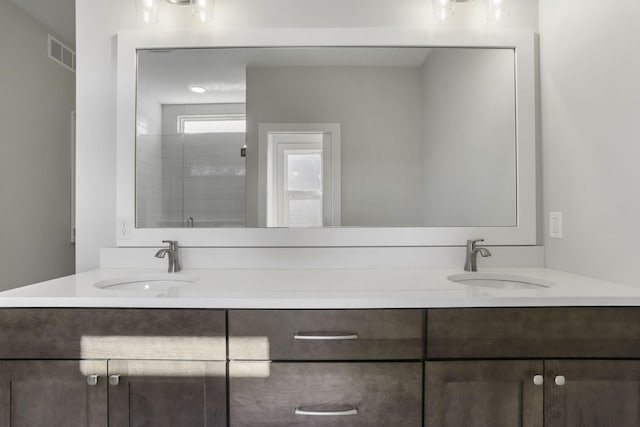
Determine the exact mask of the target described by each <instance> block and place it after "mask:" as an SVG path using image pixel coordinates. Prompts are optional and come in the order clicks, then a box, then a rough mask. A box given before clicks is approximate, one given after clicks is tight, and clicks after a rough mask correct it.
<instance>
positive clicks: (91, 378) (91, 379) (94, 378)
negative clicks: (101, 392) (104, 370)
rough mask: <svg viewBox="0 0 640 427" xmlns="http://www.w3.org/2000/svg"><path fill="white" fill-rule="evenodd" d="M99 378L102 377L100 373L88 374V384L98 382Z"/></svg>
mask: <svg viewBox="0 0 640 427" xmlns="http://www.w3.org/2000/svg"><path fill="white" fill-rule="evenodd" d="M98 378H100V376H99V375H95V374H91V375H87V384H88V385H96V384H98Z"/></svg>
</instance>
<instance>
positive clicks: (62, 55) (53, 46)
mask: <svg viewBox="0 0 640 427" xmlns="http://www.w3.org/2000/svg"><path fill="white" fill-rule="evenodd" d="M49 58H51V59H52V60H54V61H56V62H57V63H58V64H60V65H62V66H64V67H66V68H68V69H69V70H71V71H73V72H74V73H75V72H76V53H75V52H74V51H73V50H71V49H69V48H68V47H67V46H65V44H64V43H62V42H60V41H59V40H57V39H56V38H55V37H53V36H52V35H51V34H49Z"/></svg>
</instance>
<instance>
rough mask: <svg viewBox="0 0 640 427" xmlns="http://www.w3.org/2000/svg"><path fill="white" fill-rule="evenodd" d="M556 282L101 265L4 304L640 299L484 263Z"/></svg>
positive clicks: (419, 304) (385, 304)
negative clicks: (168, 286)
mask: <svg viewBox="0 0 640 427" xmlns="http://www.w3.org/2000/svg"><path fill="white" fill-rule="evenodd" d="M481 272H484V273H505V274H514V275H521V276H529V277H532V278H536V279H539V280H545V281H549V282H552V283H553V285H552V286H550V287H549V288H541V289H514V290H505V289H493V288H485V287H477V286H470V285H462V284H457V283H453V282H451V281H449V280H448V279H447V277H448V276H450V275H453V274H461V273H464V272H463V271H462V270H459V269H457V270H456V269H395V270H392V269H384V270H382V269H380V270H376V269H367V270H346V269H342V270H338V269H335V270H329V269H327V270H250V269H242V270H214V269H193V270H185V271H183V272H181V273H177V274H174V275H173V276H172V277H175V278H178V277H187V278H194V279H198V280H197V282H196V283H195V284H193V285H188V286H184V287H181V288H179V289H177V290H176V291H175V292H170V294H171V296H167V295H166V293H161V294H160V295H154V294H153V293H149V292H148V291H114V290H105V289H99V288H97V287H95V286H94V285H95V283H97V282H100V281H103V280H109V279H114V278H116V279H117V278H136V277H142V276H167V277H168V276H169V275H167V273H165V272H164V271H162V270H157V269H147V270H124V269H100V270H93V271H89V272H86V273H81V274H76V275H72V276H67V277H63V278H60V279H55V280H50V281H46V282H42V283H37V284H34V285H30V286H24V287H21V288H17V289H12V290H9V291H5V292H0V307H139V308H159V307H163V308H267V309H268V308H436V307H535V306H538V307H544V306H640V287H633V286H626V285H621V284H616V283H610V282H605V281H602V280H597V279H593V278H589V277H585V276H579V275H576V274H571V273H566V272H562V271H558V270H552V269H548V268H500V269H483V270H482V271H481Z"/></svg>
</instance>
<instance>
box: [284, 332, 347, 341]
mask: <svg viewBox="0 0 640 427" xmlns="http://www.w3.org/2000/svg"><path fill="white" fill-rule="evenodd" d="M293 339H294V340H302V341H304V340H307V341H314V340H315V341H340V340H357V339H358V334H357V333H356V332H327V333H324V332H296V333H295V334H294V335H293Z"/></svg>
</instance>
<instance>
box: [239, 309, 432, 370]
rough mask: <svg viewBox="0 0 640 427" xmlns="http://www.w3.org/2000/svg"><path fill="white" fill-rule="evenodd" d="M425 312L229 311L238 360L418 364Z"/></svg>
mask: <svg viewBox="0 0 640 427" xmlns="http://www.w3.org/2000/svg"><path fill="white" fill-rule="evenodd" d="M423 325H424V310H230V311H229V358H230V359H232V360H233V359H235V360H309V361H312V360H407V359H409V360H420V359H422V356H423V337H424V326H423Z"/></svg>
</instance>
